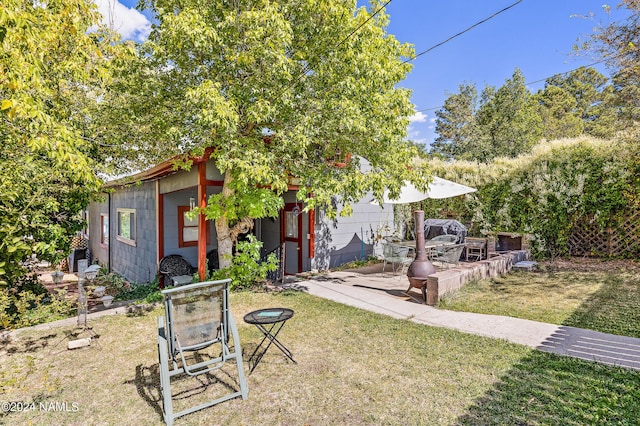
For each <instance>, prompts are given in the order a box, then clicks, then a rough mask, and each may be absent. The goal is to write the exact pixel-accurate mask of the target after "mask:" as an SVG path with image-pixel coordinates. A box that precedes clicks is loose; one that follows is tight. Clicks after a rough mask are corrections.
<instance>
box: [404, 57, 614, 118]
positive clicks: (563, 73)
mask: <svg viewBox="0 0 640 426" xmlns="http://www.w3.org/2000/svg"><path fill="white" fill-rule="evenodd" d="M622 55H623V54H622V53H621V54H618V55H614V56H610V57H608V58H605V59H602V60H601V61H597V62H592V63H590V64H587V65H580V66H579V67H577V68H573V69H570V70H569V71H564V72H558V73H555V74H552V75H550V76H548V77H545V78H541V79H540V80H535V81H528V82H526V83H524V84H525V86H530V85H532V84H536V83H540V82H542V81H547V80H548V79H550V78H553V77H555V76H558V75H567V74H569V73H571V72H573V71H577V70H579V69H580V68H588V67H592V66H594V65H598V64H602V63H604V62H607V61H609V60H611V59H615V58H617V57H619V56H622ZM443 106H444V105H441V106H437V107H431V108H422V109H417V110H416V111H415V112H424V111H433V110H436V109H440V108H442V107H443Z"/></svg>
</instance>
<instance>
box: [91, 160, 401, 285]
mask: <svg viewBox="0 0 640 426" xmlns="http://www.w3.org/2000/svg"><path fill="white" fill-rule="evenodd" d="M363 163H365V167H366V161H364V160H363ZM222 184H223V175H222V174H221V172H220V171H219V170H218V169H217V168H216V165H215V164H214V162H213V161H212V160H209V159H208V158H207V157H206V156H203V157H200V158H195V159H194V163H193V166H192V167H191V169H190V170H189V171H187V170H177V171H176V170H174V168H173V163H172V162H171V161H167V162H164V163H161V164H159V165H157V166H155V167H152V168H150V169H148V170H146V171H143V172H141V173H138V174H135V175H133V176H130V177H128V178H124V179H118V180H114V181H112V182H109V183H107V185H106V189H107V191H106V192H105V194H104V197H103V199H102V200H101V201H99V202H92V203H91V204H90V206H89V209H88V215H89V221H88V222H89V250H90V253H91V256H92V258H93V261H94V262H95V261H97V262H99V263H100V264H103V265H107V266H108V269H109V271H111V272H115V273H117V274H119V275H121V276H123V277H125V278H126V279H128V280H130V281H133V282H138V283H142V282H150V281H153V280H154V279H155V278H156V276H157V274H158V265H159V262H160V260H161V259H162V258H163V257H164V256H167V255H171V254H178V255H181V256H183V257H184V258H185V259H187V260H188V261H189V262H190V263H191V265H192V266H193V267H194V268H196V269H197V270H198V272H199V273H200V274H201V276H203V274H204V272H205V271H206V267H207V266H206V264H207V261H206V259H207V254H210V253H212V251H213V250H215V249H216V247H217V240H216V230H215V226H213V223H209V221H206V219H205V218H204V216H201V217H200V218H196V219H194V220H190V219H189V218H188V217H187V216H186V215H185V213H186V212H188V211H189V210H190V209H191V208H192V207H193V206H195V205H204V204H206V199H207V197H208V196H209V195H211V194H215V193H218V192H220V191H221V190H222ZM296 191H297V186H296V185H295V179H292V181H291V182H290V185H289V190H288V191H287V192H286V193H285V194H284V200H285V206H284V208H283V209H282V210H281V211H280V216H279V218H264V219H257V220H256V221H255V223H254V228H253V231H252V233H253V234H255V235H256V237H257V238H258V240H260V241H262V242H263V251H264V252H265V253H266V252H270V251H276V250H283V251H284V259H285V261H284V262H283V265H281V270H282V271H283V272H284V274H287V275H292V274H296V273H299V272H303V271H310V270H312V269H317V270H326V269H328V268H332V267H335V266H337V265H341V264H344V263H347V262H351V261H354V260H358V259H363V258H367V257H368V256H370V255H372V254H374V247H375V235H376V234H378V233H379V232H380V230H381V229H385V233H389V232H393V227H394V220H393V208H392V206H391V205H383V208H381V207H380V206H378V205H372V204H370V203H369V201H370V200H371V196H369V197H368V198H365V199H363V200H362V201H361V202H359V203H357V204H355V205H353V215H352V216H350V217H344V218H343V217H340V218H337V219H336V220H331V219H329V218H327V217H325V215H324V214H323V212H322V211H317V210H315V211H314V210H311V211H309V212H306V213H305V212H304V211H303V209H304V205H302V204H301V203H300V202H299V201H296ZM201 230H204V233H201ZM201 234H203V236H202V238H200V235H201Z"/></svg>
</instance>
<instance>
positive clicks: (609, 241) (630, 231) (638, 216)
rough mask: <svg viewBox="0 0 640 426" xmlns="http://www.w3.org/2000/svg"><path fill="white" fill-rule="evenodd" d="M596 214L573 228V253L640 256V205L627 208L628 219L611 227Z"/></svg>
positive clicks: (571, 244) (571, 241) (571, 239)
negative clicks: (601, 222) (596, 218)
mask: <svg viewBox="0 0 640 426" xmlns="http://www.w3.org/2000/svg"><path fill="white" fill-rule="evenodd" d="M592 219H593V218H588V219H585V220H582V221H581V222H579V223H578V224H577V225H576V226H574V227H573V229H572V230H571V235H570V237H569V241H568V245H569V253H570V254H571V255H573V256H594V257H625V258H629V257H634V258H638V257H640V208H636V209H633V210H629V211H627V214H626V215H625V218H624V220H621V221H620V223H619V224H616V225H612V226H610V227H607V228H604V229H603V228H602V227H600V226H598V224H597V223H596V221H594V220H592Z"/></svg>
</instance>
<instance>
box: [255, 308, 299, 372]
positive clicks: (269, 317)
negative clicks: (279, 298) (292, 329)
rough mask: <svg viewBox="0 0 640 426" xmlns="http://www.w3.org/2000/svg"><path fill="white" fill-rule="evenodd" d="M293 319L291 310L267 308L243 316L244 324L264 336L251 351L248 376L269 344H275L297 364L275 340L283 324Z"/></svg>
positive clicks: (291, 355)
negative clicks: (255, 328) (251, 326)
mask: <svg viewBox="0 0 640 426" xmlns="http://www.w3.org/2000/svg"><path fill="white" fill-rule="evenodd" d="M291 317H293V310H292V309H288V308H267V309H258V310H257V311H253V312H249V313H248V314H246V315H245V316H244V322H246V323H247V324H253V325H255V326H256V327H257V328H258V330H260V332H262V334H263V335H264V337H263V338H262V340H261V341H260V344H258V346H257V347H256V349H255V350H254V351H253V353H252V354H251V356H250V357H249V365H251V363H252V361H253V366H252V367H251V369H250V370H249V374H251V373H252V372H253V370H255V368H256V367H257V366H258V363H259V362H260V360H261V359H262V357H263V356H264V354H265V353H266V352H267V349H269V346H271V344H272V343H273V344H275V345H276V347H277V348H278V349H280V351H282V353H283V354H285V355H286V356H287V358H289V359H290V360H291V361H293V363H294V364H297V362H296V361H295V360H294V359H293V354H292V353H291V351H290V350H289V349H287V348H286V347H285V346H284V345H283V344H282V343H280V341H279V340H278V339H277V336H278V333H280V330H282V327H284V324H285V323H286V322H287V321H288V320H290V319H291ZM267 340H268V343H267V345H266V346H265V347H264V348H262V345H263V344H264V343H265V342H266V341H267Z"/></svg>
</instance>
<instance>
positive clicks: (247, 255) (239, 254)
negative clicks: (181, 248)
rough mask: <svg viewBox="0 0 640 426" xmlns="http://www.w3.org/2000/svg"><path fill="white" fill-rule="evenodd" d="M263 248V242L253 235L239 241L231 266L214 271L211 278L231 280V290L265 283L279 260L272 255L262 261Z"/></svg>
mask: <svg viewBox="0 0 640 426" xmlns="http://www.w3.org/2000/svg"><path fill="white" fill-rule="evenodd" d="M261 248H262V242H261V241H258V240H257V238H256V237H255V236H253V235H249V236H248V237H247V241H238V243H237V245H236V253H235V255H234V256H233V259H232V263H231V266H230V267H228V268H225V269H221V270H218V271H214V272H213V274H211V277H210V278H211V279H214V280H216V279H223V278H231V285H230V289H231V290H235V289H244V288H250V287H252V286H253V285H255V284H256V283H258V282H261V281H264V280H265V279H266V277H267V273H268V272H271V271H275V270H276V269H277V268H278V259H277V258H276V256H275V255H274V254H271V255H269V257H268V258H267V259H266V260H265V261H261V256H260V249H261Z"/></svg>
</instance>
